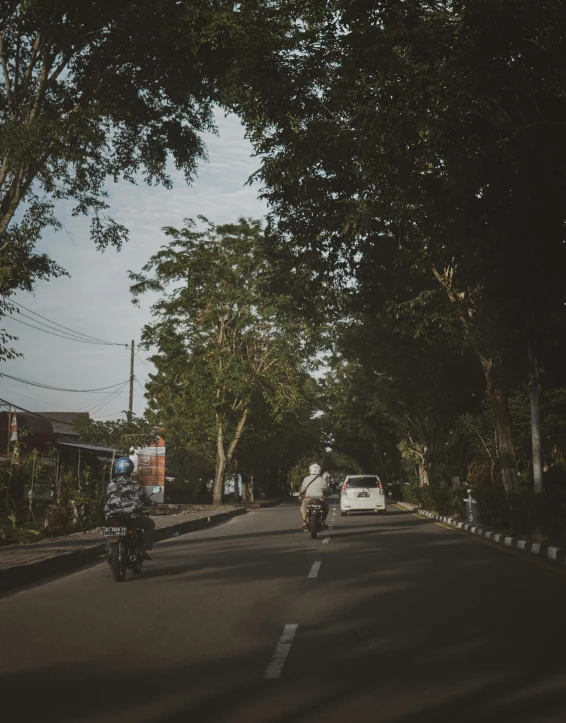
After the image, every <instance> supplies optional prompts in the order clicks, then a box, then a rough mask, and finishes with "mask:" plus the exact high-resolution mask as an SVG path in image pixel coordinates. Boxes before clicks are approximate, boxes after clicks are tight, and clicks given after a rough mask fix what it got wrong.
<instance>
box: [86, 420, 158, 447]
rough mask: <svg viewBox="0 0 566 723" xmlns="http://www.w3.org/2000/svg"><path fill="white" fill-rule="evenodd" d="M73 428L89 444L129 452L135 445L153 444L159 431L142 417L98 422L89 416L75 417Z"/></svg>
mask: <svg viewBox="0 0 566 723" xmlns="http://www.w3.org/2000/svg"><path fill="white" fill-rule="evenodd" d="M75 428H76V430H77V432H78V434H79V436H80V438H81V439H82V440H84V441H85V442H89V443H90V444H97V445H101V446H103V447H112V448H114V449H115V450H119V451H121V452H126V453H127V452H129V451H130V450H132V449H134V448H135V447H146V446H148V445H150V444H153V443H154V442H155V441H156V439H157V437H158V436H159V433H158V432H157V430H156V428H155V426H154V425H153V424H152V423H151V422H150V421H148V420H147V419H145V418H143V417H134V418H133V419H132V420H131V421H130V420H110V421H108V422H100V421H97V420H95V419H90V418H89V417H77V420H76V422H75Z"/></svg>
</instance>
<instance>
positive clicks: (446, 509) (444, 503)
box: [403, 485, 465, 517]
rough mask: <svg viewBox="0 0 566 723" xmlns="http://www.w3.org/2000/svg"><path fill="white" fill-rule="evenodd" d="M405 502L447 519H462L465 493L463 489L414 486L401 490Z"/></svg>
mask: <svg viewBox="0 0 566 723" xmlns="http://www.w3.org/2000/svg"><path fill="white" fill-rule="evenodd" d="M403 493H404V496H405V500H406V501H407V502H410V503H411V504H414V505H419V506H420V507H422V508H423V509H425V510H430V511H431V512H437V513H438V514H439V515H446V516H447V517H448V516H450V517H464V514H465V503H464V495H465V491H464V488H463V487H444V486H440V485H429V486H427V487H419V486H416V485H411V486H406V487H405V488H404V490H403Z"/></svg>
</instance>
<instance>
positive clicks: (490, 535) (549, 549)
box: [394, 502, 566, 565]
mask: <svg viewBox="0 0 566 723" xmlns="http://www.w3.org/2000/svg"><path fill="white" fill-rule="evenodd" d="M394 504H396V505H397V506H398V507H402V508H404V509H406V510H408V511H409V512H414V513H415V514H418V515H421V516H423V517H428V518H430V519H431V520H437V521H438V522H444V523H445V524H447V525H451V526H452V527H455V528H457V529H458V530H462V531H464V532H470V533H471V534H472V535H477V536H478V537H484V538H485V539H486V540H489V541H490V542H494V543H496V544H498V545H501V546H502V547H510V548H512V549H514V550H519V551H521V552H525V553H528V554H530V555H538V556H539V557H543V558H546V559H547V560H550V561H551V562H557V563H560V564H562V565H564V564H566V550H563V549H562V548H560V547H553V546H552V545H543V544H542V543H540V542H531V541H530V540H521V539H519V538H518V537H509V536H507V535H504V534H502V533H499V532H491V530H486V529H484V528H483V527H478V526H477V525H468V524H466V523H465V522H460V521H459V520H455V519H453V518H452V517H445V516H443V515H438V514H437V513H436V512H429V511H428V510H423V509H422V508H421V507H415V506H414V505H410V504H408V503H407V502H394Z"/></svg>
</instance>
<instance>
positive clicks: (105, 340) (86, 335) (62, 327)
mask: <svg viewBox="0 0 566 723" xmlns="http://www.w3.org/2000/svg"><path fill="white" fill-rule="evenodd" d="M14 305H15V306H21V307H22V309H25V310H26V311H29V313H30V314H33V315H34V316H38V317H39V318H40V319H43V320H44V321H47V322H49V324H51V325H54V326H58V327H60V328H61V329H65V331H70V332H71V333H73V334H75V335H77V336H84V337H87V338H88V339H92V340H93V341H97V342H100V343H102V344H110V345H112V346H125V345H124V344H118V342H115V341H108V340H107V339H100V338H99V337H97V336H91V335H90V334H84V333H83V332H82V331H75V330H74V329H71V328H70V327H69V326H64V325H63V324H59V323H58V322H57V321H52V320H51V319H48V318H47V317H46V316H42V315H41V314H38V313H37V311H33V309H28V307H27V306H24V305H23V304H22V303H21V302H20V301H16V302H14ZM18 313H20V314H21V311H19V310H18ZM22 316H26V315H25V314H22ZM26 318H27V319H29V317H28V316H26ZM32 321H35V319H32Z"/></svg>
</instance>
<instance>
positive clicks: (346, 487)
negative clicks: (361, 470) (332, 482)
mask: <svg viewBox="0 0 566 723" xmlns="http://www.w3.org/2000/svg"><path fill="white" fill-rule="evenodd" d="M342 489H343V490H344V492H345V491H346V490H347V489H348V483H347V482H344V486H343V487H342Z"/></svg>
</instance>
